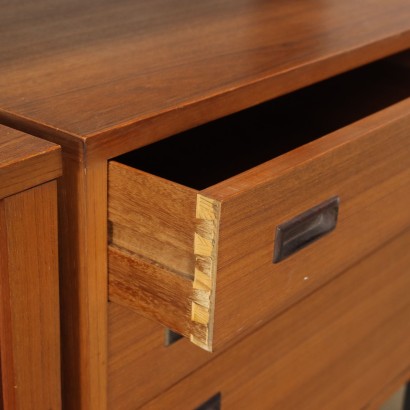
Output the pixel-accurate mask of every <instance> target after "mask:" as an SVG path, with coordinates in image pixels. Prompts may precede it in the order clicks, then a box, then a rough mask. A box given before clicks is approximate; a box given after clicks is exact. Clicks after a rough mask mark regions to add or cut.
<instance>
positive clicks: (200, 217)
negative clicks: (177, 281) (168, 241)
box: [191, 194, 221, 351]
mask: <svg viewBox="0 0 410 410" xmlns="http://www.w3.org/2000/svg"><path fill="white" fill-rule="evenodd" d="M220 205H221V204H220V203H219V202H218V201H215V200H213V199H210V198H207V197H205V196H203V195H201V194H198V195H197V203H196V228H195V239H194V253H195V272H194V282H193V290H192V311H191V320H192V322H193V323H192V330H191V342H192V343H195V344H196V345H198V346H200V347H202V348H203V349H205V350H208V351H211V350H212V332H213V316H214V304H215V282H216V268H217V255H218V233H219V218H220V208H221V206H220Z"/></svg>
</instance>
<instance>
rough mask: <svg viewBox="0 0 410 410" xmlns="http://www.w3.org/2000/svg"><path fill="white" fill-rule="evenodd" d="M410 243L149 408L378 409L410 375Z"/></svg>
mask: <svg viewBox="0 0 410 410" xmlns="http://www.w3.org/2000/svg"><path fill="white" fill-rule="evenodd" d="M409 244H410V234H409V233H408V232H407V233H405V234H403V235H401V236H398V237H397V238H396V239H394V240H393V241H392V242H390V243H389V244H388V245H386V246H385V247H383V248H382V249H380V250H378V251H376V252H375V253H373V254H372V255H371V256H369V258H367V259H364V260H362V261H361V262H359V263H358V264H357V265H355V266H353V267H351V268H350V269H348V270H346V271H345V272H344V273H343V274H342V275H340V276H339V277H338V278H336V279H335V280H334V281H332V282H330V283H329V284H328V285H326V286H324V287H322V288H321V289H319V290H318V291H317V292H315V293H314V294H312V295H311V296H309V297H307V298H306V299H304V300H303V301H301V302H300V303H298V304H296V305H294V306H293V307H292V308H291V309H289V310H287V311H286V312H284V313H283V314H282V315H280V316H279V317H277V318H276V319H275V320H273V321H272V322H271V323H269V324H267V325H266V326H264V327H263V328H262V329H260V330H259V331H257V332H255V333H254V334H252V335H251V336H249V337H247V338H245V339H244V340H242V341H241V342H239V343H238V344H237V345H235V346H234V347H232V348H231V349H229V350H228V351H226V352H225V353H223V354H221V355H219V356H217V357H216V358H215V359H214V360H212V361H210V362H209V363H207V364H206V365H205V366H203V367H201V368H200V369H199V370H198V371H196V372H195V373H193V374H191V375H189V377H186V378H185V379H184V380H182V381H181V382H180V383H178V384H176V385H174V386H172V387H171V388H170V389H169V390H168V391H166V392H164V393H163V394H162V395H160V396H158V397H157V398H155V399H153V400H152V401H151V402H150V403H148V404H147V405H145V406H143V408H146V409H161V408H178V409H192V408H196V407H197V406H199V405H200V404H201V403H203V402H205V401H206V400H207V399H209V398H210V397H212V396H213V395H214V394H216V393H217V392H221V393H222V406H223V407H222V408H224V409H237V408H248V407H252V408H255V409H261V410H262V409H273V408H275V409H276V408H278V409H297V408H303V409H312V410H313V409H315V410H316V409H318V408H327V409H359V408H368V406H369V405H370V404H371V403H373V405H374V402H372V398H373V397H374V395H375V392H377V391H383V389H385V388H386V387H387V386H389V385H390V384H391V383H392V382H394V383H395V384H396V387H397V388H398V387H399V386H400V384H401V383H403V382H404V381H405V380H406V378H407V377H409V376H410V374H409V360H408V352H409V349H410V326H409V321H408V317H409V314H410V304H409V300H408V297H407V295H408V292H409V289H410V275H409V272H410V256H409V253H408V252H407V249H408V247H409ZM164 371H167V370H166V369H164ZM169 371H170V372H172V369H169ZM398 376H399V377H398ZM121 403H122V402H121V401H120V400H119V405H120V407H119V408H131V407H126V406H122V407H121ZM370 408H372V409H374V408H375V407H373V406H371V407H370Z"/></svg>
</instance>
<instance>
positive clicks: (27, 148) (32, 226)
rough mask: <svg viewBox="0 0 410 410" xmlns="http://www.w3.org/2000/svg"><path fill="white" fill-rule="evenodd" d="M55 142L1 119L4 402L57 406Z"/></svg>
mask: <svg viewBox="0 0 410 410" xmlns="http://www.w3.org/2000/svg"><path fill="white" fill-rule="evenodd" d="M60 175H61V152H60V147H58V146H56V145H55V144H51V143H49V142H46V141H43V140H39V139H38V138H34V137H32V136H29V135H25V134H22V133H21V132H18V131H15V130H11V129H7V128H5V127H0V301H1V303H0V345H1V352H0V354H1V384H2V388H1V393H2V394H1V403H0V407H1V408H3V406H4V408H5V409H10V410H14V409H16V410H17V409H19V410H23V409H56V410H57V409H60V408H61V376H60V371H61V367H60V329H59V328H60V317H59V287H58V282H59V281H58V244H57V183H56V181H55V179H56V178H57V177H59V176H60Z"/></svg>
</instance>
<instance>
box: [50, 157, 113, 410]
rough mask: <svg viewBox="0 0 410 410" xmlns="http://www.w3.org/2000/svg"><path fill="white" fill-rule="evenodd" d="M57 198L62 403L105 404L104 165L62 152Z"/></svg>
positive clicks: (76, 405)
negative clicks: (61, 167) (78, 158)
mask: <svg viewBox="0 0 410 410" xmlns="http://www.w3.org/2000/svg"><path fill="white" fill-rule="evenodd" d="M58 199H59V206H60V208H59V247H60V289H61V293H60V297H61V322H62V326H61V335H62V337H61V343H62V351H61V353H62V385H63V404H64V407H65V408H67V409H73V410H78V409H86V410H92V409H96V410H99V409H105V408H106V395H107V380H106V377H107V368H106V366H107V333H108V331H107V294H108V292H107V275H106V272H107V259H106V255H107V213H106V206H105V204H106V202H105V201H106V199H107V164H106V163H105V162H98V163H95V162H93V161H90V160H89V158H88V157H87V156H86V154H85V153H84V155H83V156H82V159H81V161H78V160H77V159H76V158H72V157H71V155H63V176H62V178H61V179H60V180H59V190H58Z"/></svg>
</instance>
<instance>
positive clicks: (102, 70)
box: [0, 0, 410, 410]
mask: <svg viewBox="0 0 410 410" xmlns="http://www.w3.org/2000/svg"><path fill="white" fill-rule="evenodd" d="M409 13H410V8H409V6H408V2H407V1H405V0H392V1H390V2H388V3H386V2H385V1H383V0H364V1H362V2H359V3H358V2H356V1H353V0H349V1H347V2H338V1H335V0H334V1H329V2H325V3H324V2H322V1H320V0H315V1H312V2H305V1H296V0H295V1H290V2H289V1H285V0H282V1H279V2H275V3H271V2H255V1H251V0H240V1H235V0H230V1H227V2H224V3H220V2H218V1H211V2H206V3H200V2H195V3H193V2H188V1H186V0H184V1H182V2H180V1H172V2H169V1H168V0H154V1H150V2H144V1H137V2H134V1H128V0H123V1H115V2H114V1H112V0H111V1H103V2H96V1H95V0H93V1H91V2H88V3H84V2H80V1H79V0H75V1H71V0H70V1H68V0H65V1H61V2H59V3H58V4H56V3H54V2H51V1H50V0H41V1H39V2H36V3H32V2H29V1H28V0H25V1H23V2H19V3H18V4H17V3H7V4H3V5H2V12H1V15H0V27H1V30H2V33H3V34H4V35H2V41H0V55H1V56H2V58H1V61H0V88H1V90H2V93H1V96H0V122H1V123H3V124H6V125H10V126H12V127H13V128H16V129H19V130H22V131H25V132H29V133H31V134H33V135H37V136H40V137H42V138H45V139H48V140H50V141H53V142H57V143H59V144H60V145H61V146H62V147H63V155H64V165H63V166H64V173H65V176H64V178H63V179H62V180H61V181H60V182H59V203H60V210H59V221H60V255H61V256H60V258H61V259H60V262H61V278H62V317H63V323H64V325H63V329H62V334H63V339H62V340H63V361H62V363H63V374H64V377H65V378H66V382H65V384H64V385H65V386H66V390H65V392H64V394H63V396H64V402H65V406H66V408H72V409H75V410H77V409H79V408H81V409H87V410H88V409H94V408H95V409H103V408H105V407H106V391H107V384H106V374H107V373H106V363H107V356H106V348H107V346H106V343H107V333H108V330H107V322H106V320H107V318H106V308H107V303H106V300H107V259H106V255H107V164H106V160H107V159H108V158H112V157H115V156H117V155H119V154H122V153H125V152H127V151H130V150H133V149H136V148H138V147H141V146H143V145H146V144H149V143H151V142H153V141H156V140H159V139H162V138H165V137H168V136H170V135H173V134H175V133H176V132H179V131H181V130H185V129H188V128H190V127H192V126H195V125H198V124H203V123H205V122H207V121H209V120H212V119H214V118H217V117H221V116H223V115H226V114H230V113H232V112H235V111H238V110H240V109H243V108H247V107H250V106H252V105H255V104H257V103H259V102H262V101H265V100H268V99H270V98H273V97H275V96H278V95H281V94H284V93H287V92H289V91H291V90H294V89H297V88H300V87H302V86H305V85H308V84H311V83H314V82H316V81H319V80H322V79H324V78H327V77H329V76H332V75H335V74H337V73H340V72H343V71H346V70H349V69H351V68H353V67H357V66H360V65H362V64H365V63H367V62H370V61H374V60H376V59H378V58H382V57H384V56H387V55H390V54H393V53H396V52H399V51H402V50H405V49H407V48H408V47H409V43H410V25H409V21H410V19H409Z"/></svg>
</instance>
